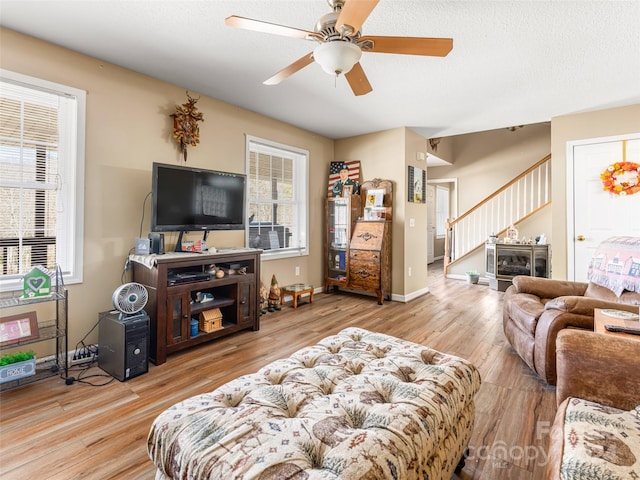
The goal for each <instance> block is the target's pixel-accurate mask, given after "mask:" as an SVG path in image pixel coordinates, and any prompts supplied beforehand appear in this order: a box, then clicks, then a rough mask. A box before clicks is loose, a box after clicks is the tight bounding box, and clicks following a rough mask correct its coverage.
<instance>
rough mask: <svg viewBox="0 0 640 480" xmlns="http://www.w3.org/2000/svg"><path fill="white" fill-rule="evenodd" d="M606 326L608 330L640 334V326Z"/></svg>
mask: <svg viewBox="0 0 640 480" xmlns="http://www.w3.org/2000/svg"><path fill="white" fill-rule="evenodd" d="M604 328H605V329H606V330H607V331H608V332H619V333H630V334H631V335H640V327H625V326H623V325H605V326H604Z"/></svg>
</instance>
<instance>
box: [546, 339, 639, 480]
mask: <svg viewBox="0 0 640 480" xmlns="http://www.w3.org/2000/svg"><path fill="white" fill-rule="evenodd" d="M556 347H557V365H558V368H557V370H558V386H557V389H556V401H557V403H558V410H557V412H556V416H555V420H554V422H553V426H552V427H551V438H550V442H549V455H548V462H547V475H546V478H547V479H554V480H555V479H560V478H563V479H568V478H586V477H582V476H580V475H579V472H580V471H581V470H585V469H588V470H589V471H590V472H591V475H592V476H591V477H589V478H605V476H604V475H603V476H598V474H597V473H594V472H598V471H604V470H615V469H618V468H619V469H621V471H616V472H615V474H616V475H614V474H613V473H611V474H610V476H608V477H607V478H632V476H630V475H629V473H630V471H635V472H637V471H638V468H639V467H640V450H638V446H639V445H640V444H639V443H638V442H640V417H638V413H637V412H634V411H633V410H634V409H635V408H636V407H637V406H638V404H640V337H638V338H637V339H636V338H633V337H632V336H631V335H610V334H607V335H605V334H600V333H594V332H586V331H581V330H575V329H565V330H563V331H562V332H560V333H559V335H558V338H557V345H556ZM589 402H594V403H593V404H590V403H589ZM565 430H567V431H565ZM567 440H568V441H567ZM567 443H569V444H570V445H567ZM634 451H635V454H634V453H633V452H634ZM629 453H631V455H629ZM625 469H627V470H625ZM561 471H562V477H561V475H560V472H561ZM633 478H636V477H633Z"/></svg>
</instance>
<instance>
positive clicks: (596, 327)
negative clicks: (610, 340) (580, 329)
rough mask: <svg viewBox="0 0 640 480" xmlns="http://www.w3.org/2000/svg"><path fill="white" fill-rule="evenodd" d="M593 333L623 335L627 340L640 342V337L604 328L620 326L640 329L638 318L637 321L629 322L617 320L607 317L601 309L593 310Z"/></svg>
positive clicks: (622, 319) (621, 319)
mask: <svg viewBox="0 0 640 480" xmlns="http://www.w3.org/2000/svg"><path fill="white" fill-rule="evenodd" d="M593 314H594V316H593V331H594V332H596V333H602V334H604V335H618V336H620V335H623V336H625V337H627V338H632V339H635V340H639V341H640V335H630V334H628V333H622V332H609V331H607V330H606V329H605V328H604V326H605V325H619V326H626V327H638V326H640V322H639V321H638V319H637V318H638V317H637V316H636V319H635V320H627V319H624V318H616V317H612V316H609V315H605V314H604V313H602V309H601V308H594V310H593Z"/></svg>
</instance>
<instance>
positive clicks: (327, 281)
mask: <svg viewBox="0 0 640 480" xmlns="http://www.w3.org/2000/svg"><path fill="white" fill-rule="evenodd" d="M359 215H360V197H359V196H358V195H351V196H349V197H333V198H328V199H327V238H326V245H325V256H324V257H325V262H324V263H325V265H324V267H325V275H324V291H325V292H328V291H329V289H330V288H331V287H346V286H347V285H348V281H349V279H348V274H349V271H348V262H349V242H350V240H351V232H352V231H353V226H354V225H355V222H356V220H357V219H358V216H359Z"/></svg>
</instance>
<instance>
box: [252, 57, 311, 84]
mask: <svg viewBox="0 0 640 480" xmlns="http://www.w3.org/2000/svg"><path fill="white" fill-rule="evenodd" d="M311 63H313V52H309V53H307V54H306V55H305V56H304V57H302V58H299V59H298V60H296V61H295V62H293V63H292V64H291V65H287V66H286V67H284V68H283V69H282V70H280V71H279V72H278V73H276V74H275V75H274V76H273V77H271V78H268V79H267V80H265V81H264V82H262V83H263V84H265V85H277V84H279V83H280V82H281V81H283V80H284V79H285V78H288V77H290V76H291V75H293V74H294V73H296V72H297V71H298V70H302V69H303V68H304V67H306V66H307V65H309V64H311Z"/></svg>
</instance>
